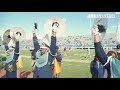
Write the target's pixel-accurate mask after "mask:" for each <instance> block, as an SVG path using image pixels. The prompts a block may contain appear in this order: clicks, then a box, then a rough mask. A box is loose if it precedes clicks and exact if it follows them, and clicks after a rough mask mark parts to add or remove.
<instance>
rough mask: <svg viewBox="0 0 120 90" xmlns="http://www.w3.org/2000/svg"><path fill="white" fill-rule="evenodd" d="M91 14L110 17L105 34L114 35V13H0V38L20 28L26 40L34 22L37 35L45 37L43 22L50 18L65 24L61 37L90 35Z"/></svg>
mask: <svg viewBox="0 0 120 90" xmlns="http://www.w3.org/2000/svg"><path fill="white" fill-rule="evenodd" d="M91 14H94V15H95V14H99V15H107V14H109V16H110V15H111V17H110V18H109V21H108V30H107V32H108V33H115V31H116V26H117V25H118V22H119V13H117V14H116V12H0V36H1V37H2V36H3V34H4V32H5V31H6V30H7V29H9V28H11V27H22V28H23V29H24V31H25V32H26V35H27V37H26V38H27V39H29V38H32V37H31V35H32V30H33V28H34V22H37V24H38V30H39V35H45V34H46V33H47V32H46V31H45V30H44V24H45V21H46V20H47V19H48V18H49V17H52V16H58V17H60V18H61V19H62V20H63V21H64V22H65V24H66V32H65V33H63V34H62V35H61V36H68V35H90V27H91V25H92V24H93V22H94V18H91V17H89V15H91ZM88 17H89V18H88Z"/></svg>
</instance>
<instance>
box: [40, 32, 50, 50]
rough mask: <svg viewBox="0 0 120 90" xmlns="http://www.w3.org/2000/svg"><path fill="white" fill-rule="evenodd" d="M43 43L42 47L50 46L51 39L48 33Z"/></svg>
mask: <svg viewBox="0 0 120 90" xmlns="http://www.w3.org/2000/svg"><path fill="white" fill-rule="evenodd" d="M41 42H42V44H41V47H40V48H50V40H49V36H48V34H46V35H45V37H43V38H42V40H41Z"/></svg>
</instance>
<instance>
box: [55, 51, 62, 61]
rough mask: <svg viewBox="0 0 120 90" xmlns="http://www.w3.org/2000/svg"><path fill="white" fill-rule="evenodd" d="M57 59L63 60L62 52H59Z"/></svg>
mask: <svg viewBox="0 0 120 90" xmlns="http://www.w3.org/2000/svg"><path fill="white" fill-rule="evenodd" d="M56 59H57V60H58V61H59V62H61V61H62V55H61V53H60V52H58V53H57V56H56Z"/></svg>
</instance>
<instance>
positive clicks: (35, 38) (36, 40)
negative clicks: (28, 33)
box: [33, 32, 40, 52]
mask: <svg viewBox="0 0 120 90" xmlns="http://www.w3.org/2000/svg"><path fill="white" fill-rule="evenodd" d="M33 44H34V48H35V52H37V51H38V50H39V49H40V45H39V42H38V39H37V37H36V34H35V32H33Z"/></svg>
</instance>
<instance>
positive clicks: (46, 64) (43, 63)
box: [33, 36, 56, 78]
mask: <svg viewBox="0 0 120 90" xmlns="http://www.w3.org/2000/svg"><path fill="white" fill-rule="evenodd" d="M33 43H34V48H35V53H36V55H35V60H36V62H35V69H34V75H33V78H52V62H53V59H54V55H55V54H56V37H54V36H51V45H50V47H49V46H47V45H46V44H44V45H45V47H49V51H46V52H45V53H44V54H43V55H41V51H40V48H41V46H40V45H39V43H38V39H37V37H36V36H34V37H33Z"/></svg>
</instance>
